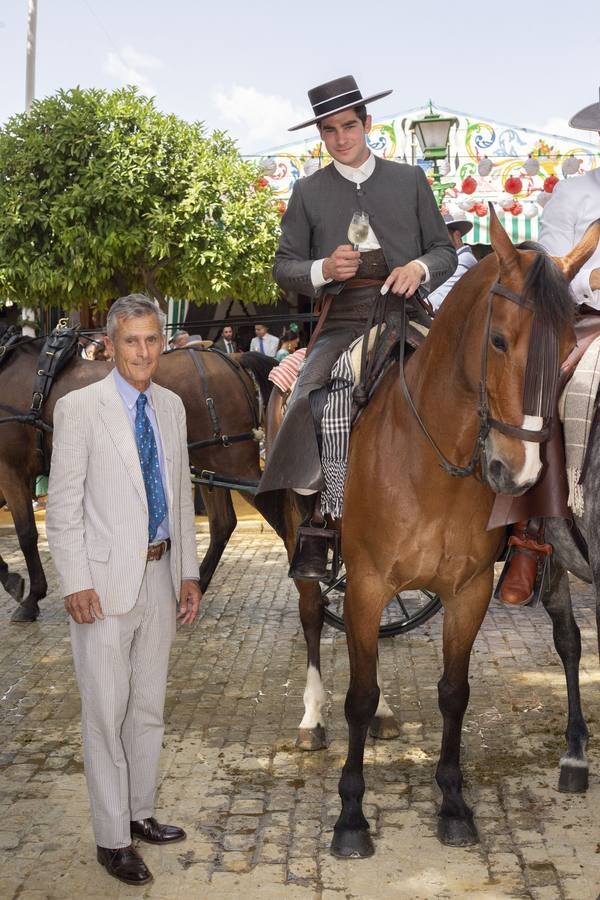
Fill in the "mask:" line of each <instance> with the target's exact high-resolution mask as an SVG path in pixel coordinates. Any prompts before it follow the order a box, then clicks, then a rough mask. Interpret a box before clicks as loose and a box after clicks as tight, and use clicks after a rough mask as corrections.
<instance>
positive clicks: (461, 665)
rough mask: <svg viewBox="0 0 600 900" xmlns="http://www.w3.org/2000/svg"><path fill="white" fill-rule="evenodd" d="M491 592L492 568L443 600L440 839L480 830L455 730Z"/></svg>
mask: <svg viewBox="0 0 600 900" xmlns="http://www.w3.org/2000/svg"><path fill="white" fill-rule="evenodd" d="M491 592H492V578H491V574H487V573H486V575H485V576H484V577H481V578H479V579H477V582H476V583H474V584H472V585H470V586H469V589H468V590H463V591H461V592H460V593H459V594H457V595H456V596H454V597H453V598H452V600H451V602H450V603H448V605H447V607H446V610H445V613H444V637H443V641H444V673H443V675H442V677H441V679H440V681H439V682H438V703H439V707H440V712H441V713H442V717H443V735H442V747H441V750H440V758H439V762H438V765H437V769H436V774H435V778H436V781H437V783H438V786H439V788H440V790H441V792H442V804H441V807H440V811H439V823H438V837H439V838H440V840H441V841H442V843H444V844H450V845H452V846H458V847H462V846H465V845H467V844H475V843H477V842H478V841H479V835H478V834H477V829H476V827H475V823H474V822H473V811H472V810H471V809H470V807H469V806H468V805H467V804H466V802H465V798H464V797H463V778H462V771H461V767H460V736H461V729H462V723H463V718H464V714H465V711H466V709H467V704H468V702H469V660H470V657H471V648H472V646H473V642H474V641H475V638H476V636H477V632H478V631H479V628H480V626H481V623H482V621H483V617H484V615H485V611H486V609H487V607H488V603H489V598H490V596H491Z"/></svg>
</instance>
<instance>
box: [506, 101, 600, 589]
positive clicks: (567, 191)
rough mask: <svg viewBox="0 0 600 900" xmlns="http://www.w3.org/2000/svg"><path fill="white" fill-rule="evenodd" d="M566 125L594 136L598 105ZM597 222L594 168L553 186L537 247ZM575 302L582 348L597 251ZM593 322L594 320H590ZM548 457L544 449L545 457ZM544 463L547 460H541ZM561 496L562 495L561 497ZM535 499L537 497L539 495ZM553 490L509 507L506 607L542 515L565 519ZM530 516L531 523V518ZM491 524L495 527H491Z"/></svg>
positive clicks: (539, 544)
mask: <svg viewBox="0 0 600 900" xmlns="http://www.w3.org/2000/svg"><path fill="white" fill-rule="evenodd" d="M569 125H570V126H571V127H572V128H580V129H582V130H584V131H598V132H599V133H600V102H599V103H592V104H591V105H590V106H586V107H585V108H584V109H581V110H580V111H579V112H577V113H575V115H574V116H573V118H572V119H571V121H570V122H569ZM599 218H600V169H593V170H592V171H590V172H587V173H586V174H585V175H579V176H577V177H576V178H569V179H567V180H566V181H562V182H560V183H559V184H557V185H556V187H555V189H554V192H553V194H552V199H551V200H550V201H549V202H548V204H547V206H546V207H545V209H544V215H543V217H542V223H541V229H540V243H541V244H542V245H543V247H544V248H545V249H546V250H547V251H548V253H550V254H552V255H553V256H563V255H564V254H566V253H568V252H569V250H571V249H572V247H573V246H574V245H575V244H576V243H577V242H578V241H579V240H580V239H581V237H582V236H583V234H584V232H585V231H586V229H587V228H588V226H589V225H591V224H592V222H594V221H595V220H596V219H599ZM571 290H572V294H573V297H574V299H575V301H576V303H577V305H578V306H577V313H576V319H575V331H576V334H577V338H578V344H580V345H583V346H586V345H587V343H589V340H590V338H591V337H592V336H595V335H597V334H598V333H600V247H597V248H596V251H595V252H594V254H593V256H592V257H591V258H590V259H589V260H588V262H587V263H586V264H585V266H583V268H582V269H581V271H580V272H579V273H578V274H577V275H576V277H575V278H574V279H573V281H572V282H571ZM594 318H596V321H594ZM559 445H560V453H559V459H558V460H557V466H556V471H551V472H550V473H549V477H548V478H547V479H546V481H548V482H550V481H554V482H556V481H558V480H559V479H563V480H564V461H563V460H562V441H561V440H560V439H559ZM551 454H552V449H551V448H550V447H548V453H547V456H548V457H549V456H550V455H551ZM547 461H548V462H549V464H550V461H551V460H550V458H548V460H547ZM564 493H566V492H564ZM540 494H541V496H540ZM557 494H558V491H557V490H556V486H554V488H553V495H554V497H553V500H552V502H551V504H550V506H547V502H548V501H547V497H546V496H545V495H546V492H545V491H543V485H541V486H540V491H539V492H536V493H535V494H534V495H533V496H532V497H528V496H525V497H523V498H522V501H523V502H522V503H519V502H513V503H512V504H511V509H510V512H509V513H508V515H507V516H506V519H505V522H506V523H516V524H515V526H514V528H513V535H512V537H511V543H512V545H513V551H514V552H513V554H512V557H511V559H510V563H509V565H508V568H507V571H506V574H505V576H504V578H503V579H502V583H501V586H500V599H501V600H502V601H503V602H504V603H507V604H509V605H512V606H523V605H525V604H527V603H528V602H529V601H530V600H531V598H532V596H533V594H534V588H535V585H536V578H537V574H538V570H539V567H538V561H541V560H542V559H543V557H544V556H545V555H546V554H547V553H548V552H549V550H550V548H549V545H547V544H546V543H544V529H543V519H542V518H541V517H543V516H546V517H548V516H557V515H558V516H560V515H565V516H568V515H569V513H568V510H567V509H566V508H563V509H562V510H561V509H560V508H558V506H557V499H556V497H557ZM534 517H536V518H534ZM494 524H497V523H494Z"/></svg>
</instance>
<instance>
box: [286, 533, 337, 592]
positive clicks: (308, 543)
mask: <svg viewBox="0 0 600 900" xmlns="http://www.w3.org/2000/svg"><path fill="white" fill-rule="evenodd" d="M321 530H322V529H320V528H313V529H311V531H313V532H314V535H310V536H306V535H303V536H302V538H301V540H300V541H299V542H298V543H297V545H296V549H295V551H294V556H293V559H292V563H291V565H290V568H289V571H288V575H289V577H290V578H298V579H301V580H306V581H325V579H326V578H327V551H328V548H329V543H328V540H327V536H326V535H325V534H323V535H321V534H319V532H320V531H321Z"/></svg>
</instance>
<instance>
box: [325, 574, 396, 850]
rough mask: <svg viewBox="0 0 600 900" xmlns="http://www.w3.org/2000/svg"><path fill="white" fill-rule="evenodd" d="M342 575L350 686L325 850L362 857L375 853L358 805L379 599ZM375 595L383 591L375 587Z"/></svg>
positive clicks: (372, 704)
mask: <svg viewBox="0 0 600 900" xmlns="http://www.w3.org/2000/svg"><path fill="white" fill-rule="evenodd" d="M359 584H360V587H359V585H357V583H356V581H354V582H353V580H352V579H351V577H350V576H348V579H347V585H346V598H345V601H344V620H345V623H346V638H347V641H348V654H349V657H350V687H349V688H348V693H347V695H346V704H345V713H346V721H347V722H348V756H347V758H346V762H345V764H344V768H343V769H342V777H341V778H340V782H339V787H338V791H339V795H340V797H341V799H342V811H341V813H340V816H339V818H338V820H337V822H336V823H335V827H334V831H333V839H332V841H331V852H332V853H333V855H334V856H340V857H344V858H348V857H366V856H372V855H373V853H374V852H375V848H374V846H373V841H372V839H371V836H370V835H369V831H368V830H369V823H368V822H367V820H366V818H365V816H364V813H363V810H362V799H363V795H364V792H365V780H364V776H363V763H364V751H365V741H366V738H367V731H368V729H369V724H370V722H371V720H372V719H373V716H374V715H375V712H376V710H377V706H378V703H379V686H378V684H377V641H378V636H379V622H380V619H381V609H382V608H383V603H380V602H379V597H378V596H377V592H376V591H374V590H373V588H374V586H373V584H372V583H371V584H370V585H369V587H368V588H367V586H366V585H365V584H364V582H363V583H359ZM380 593H381V596H382V597H383V596H384V592H383V591H381V592H380Z"/></svg>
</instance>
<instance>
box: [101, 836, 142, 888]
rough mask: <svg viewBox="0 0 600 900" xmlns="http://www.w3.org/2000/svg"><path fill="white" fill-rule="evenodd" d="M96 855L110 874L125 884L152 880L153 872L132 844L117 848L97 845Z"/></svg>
mask: <svg viewBox="0 0 600 900" xmlns="http://www.w3.org/2000/svg"><path fill="white" fill-rule="evenodd" d="M96 857H97V859H98V862H99V863H100V865H101V866H104V868H105V869H106V871H107V872H108V874H109V875H112V876H113V878H118V879H119V881H124V882H125V884H148V882H149V881H152V872H151V871H150V869H149V868H148V867H147V866H146V863H145V862H144V860H143V859H142V857H141V856H140V854H139V853H138V852H137V850H134V848H133V847H132V846H131V844H130V845H129V847H117V848H116V849H110V848H109V847H98V846H96Z"/></svg>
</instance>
